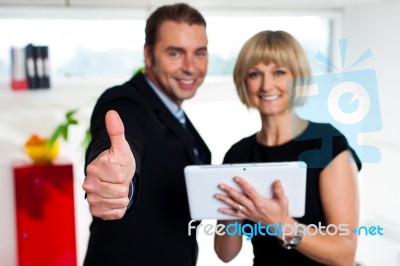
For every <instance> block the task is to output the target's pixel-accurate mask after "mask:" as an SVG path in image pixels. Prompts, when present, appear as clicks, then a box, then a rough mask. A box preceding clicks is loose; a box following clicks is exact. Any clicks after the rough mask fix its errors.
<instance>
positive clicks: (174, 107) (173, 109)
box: [144, 75, 181, 117]
mask: <svg viewBox="0 0 400 266" xmlns="http://www.w3.org/2000/svg"><path fill="white" fill-rule="evenodd" d="M144 78H145V79H146V81H147V83H148V84H149V85H150V88H151V89H152V90H153V91H154V92H155V93H156V94H157V96H158V98H160V100H161V101H162V102H163V103H164V105H165V106H166V107H167V109H168V110H169V111H170V112H171V113H172V114H173V115H174V116H175V117H177V113H178V112H180V110H181V108H180V107H179V106H178V105H176V104H175V103H174V102H173V101H171V99H170V98H168V97H167V96H166V95H165V94H164V93H163V92H161V90H160V89H159V88H157V86H156V85H155V84H154V83H153V82H152V81H151V80H150V79H149V78H148V77H147V76H146V75H144Z"/></svg>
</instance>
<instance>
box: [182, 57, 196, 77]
mask: <svg viewBox="0 0 400 266" xmlns="http://www.w3.org/2000/svg"><path fill="white" fill-rule="evenodd" d="M194 68H195V62H194V58H193V56H190V55H186V56H185V57H184V58H183V62H182V70H183V71H184V72H186V73H193V71H194Z"/></svg>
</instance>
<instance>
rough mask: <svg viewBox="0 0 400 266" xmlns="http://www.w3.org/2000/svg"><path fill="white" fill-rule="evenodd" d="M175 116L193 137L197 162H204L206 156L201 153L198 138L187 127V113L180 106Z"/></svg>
mask: <svg viewBox="0 0 400 266" xmlns="http://www.w3.org/2000/svg"><path fill="white" fill-rule="evenodd" d="M175 117H176V118H177V119H178V121H179V122H180V123H181V125H182V126H183V128H184V129H186V131H187V132H188V133H189V134H190V136H191V137H192V138H193V154H194V158H195V160H196V164H204V156H202V155H201V154H200V148H199V145H198V144H197V139H196V138H195V137H194V136H193V134H192V132H190V130H189V129H188V128H187V126H186V117H185V113H184V112H183V110H182V109H181V108H179V109H178V110H177V111H176V113H175Z"/></svg>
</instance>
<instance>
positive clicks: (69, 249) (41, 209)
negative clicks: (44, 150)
mask: <svg viewBox="0 0 400 266" xmlns="http://www.w3.org/2000/svg"><path fill="white" fill-rule="evenodd" d="M13 173H14V188H15V203H16V233H17V246H18V265H19V266H25V265H30V266H36V265H37V266H47V265H48V266H58V265H59V266H61V265H63V266H64V265H65V266H74V265H76V263H77V258H76V240H75V214H74V191H73V167H72V165H71V164H64V165H14V166H13Z"/></svg>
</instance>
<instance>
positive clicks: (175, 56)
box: [168, 51, 180, 59]
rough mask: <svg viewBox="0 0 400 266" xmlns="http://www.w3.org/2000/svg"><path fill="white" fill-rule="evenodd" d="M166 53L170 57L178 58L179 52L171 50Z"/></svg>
mask: <svg viewBox="0 0 400 266" xmlns="http://www.w3.org/2000/svg"><path fill="white" fill-rule="evenodd" d="M168 55H169V57H171V58H174V59H177V58H179V56H180V53H179V52H175V51H171V52H169V53H168Z"/></svg>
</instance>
